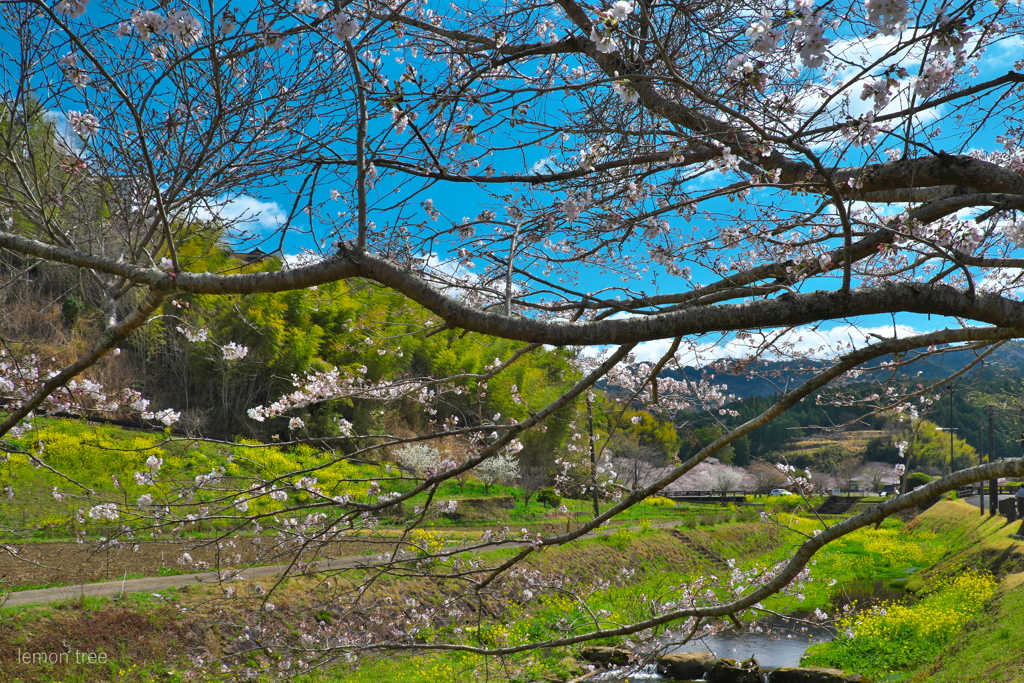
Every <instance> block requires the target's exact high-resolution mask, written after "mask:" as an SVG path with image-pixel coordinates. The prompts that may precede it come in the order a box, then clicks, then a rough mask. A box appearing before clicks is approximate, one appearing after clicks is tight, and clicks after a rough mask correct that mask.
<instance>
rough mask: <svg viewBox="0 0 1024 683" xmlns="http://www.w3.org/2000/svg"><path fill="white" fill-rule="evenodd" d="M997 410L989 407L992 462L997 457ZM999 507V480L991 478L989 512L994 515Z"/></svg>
mask: <svg viewBox="0 0 1024 683" xmlns="http://www.w3.org/2000/svg"><path fill="white" fill-rule="evenodd" d="M994 412H995V407H994V406H989V407H988V461H989V462H992V461H993V460H995V457H996V434H995V430H994V429H993V428H992V424H993V421H992V414H993V413H994ZM998 508H999V480H998V479H991V480H989V482H988V514H989V516H993V515H995V514H996V510H997V509H998Z"/></svg>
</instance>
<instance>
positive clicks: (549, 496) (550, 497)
mask: <svg viewBox="0 0 1024 683" xmlns="http://www.w3.org/2000/svg"><path fill="white" fill-rule="evenodd" d="M537 502H538V503H540V504H541V505H546V506H548V507H550V508H553V507H555V506H556V505H561V503H562V499H561V498H560V497H559V496H558V494H557V493H555V490H554V489H553V488H551V487H548V488H543V489H541V490H540V491H538V492H537Z"/></svg>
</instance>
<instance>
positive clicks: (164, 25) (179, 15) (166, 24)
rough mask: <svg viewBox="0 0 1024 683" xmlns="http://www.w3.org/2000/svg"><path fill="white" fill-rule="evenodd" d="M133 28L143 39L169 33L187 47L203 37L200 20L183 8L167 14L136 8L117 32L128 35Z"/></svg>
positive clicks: (120, 34) (119, 26) (119, 34)
mask: <svg viewBox="0 0 1024 683" xmlns="http://www.w3.org/2000/svg"><path fill="white" fill-rule="evenodd" d="M132 30H134V31H135V34H136V35H137V36H138V37H139V39H140V40H143V41H147V40H149V39H150V38H152V37H153V36H162V35H167V36H170V37H171V38H172V39H173V40H176V41H177V42H179V43H181V44H182V45H183V46H185V47H188V46H190V45H195V44H196V43H198V42H199V41H200V39H202V37H203V28H202V26H201V25H200V23H199V20H198V19H196V18H195V17H194V16H193V15H192V14H191V13H189V12H188V11H186V10H183V9H178V10H174V11H173V12H171V13H170V14H168V15H167V16H164V15H163V14H161V13H160V12H154V11H152V10H146V11H143V10H135V11H134V12H132V16H131V18H130V19H129V20H128V21H125V22H121V23H120V24H119V25H118V27H117V31H116V34H117V35H118V36H127V35H130V34H131V31H132Z"/></svg>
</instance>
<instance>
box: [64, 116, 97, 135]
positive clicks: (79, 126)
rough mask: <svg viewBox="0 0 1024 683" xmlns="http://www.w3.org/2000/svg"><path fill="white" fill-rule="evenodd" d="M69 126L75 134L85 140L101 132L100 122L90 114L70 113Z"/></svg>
mask: <svg viewBox="0 0 1024 683" xmlns="http://www.w3.org/2000/svg"><path fill="white" fill-rule="evenodd" d="M68 124H69V125H70V126H71V130H73V131H75V134H76V135H78V137H80V138H82V139H83V140H88V139H89V138H90V137H92V136H93V135H95V134H96V133H98V132H99V131H100V120H99V119H98V118H96V116H95V115H93V114H90V113H89V112H85V113H82V112H77V111H69V112H68Z"/></svg>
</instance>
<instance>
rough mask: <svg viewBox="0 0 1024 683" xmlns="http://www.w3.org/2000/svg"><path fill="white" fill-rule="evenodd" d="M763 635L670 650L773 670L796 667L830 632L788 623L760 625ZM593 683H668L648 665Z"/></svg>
mask: <svg viewBox="0 0 1024 683" xmlns="http://www.w3.org/2000/svg"><path fill="white" fill-rule="evenodd" d="M762 625H763V626H764V627H765V631H770V632H765V633H747V632H744V633H734V632H729V631H726V632H723V633H719V634H717V635H714V636H708V637H706V638H698V639H696V640H693V641H691V642H689V643H687V644H686V645H683V646H680V647H677V648H675V649H674V650H670V651H672V652H697V651H701V650H710V651H711V652H714V653H715V656H716V657H719V658H723V657H725V658H729V659H735V660H745V659H749V658H750V657H751V656H753V657H754V659H756V660H757V661H758V662H759V663H760V664H761V666H762V667H764V668H766V669H775V668H778V667H780V666H799V665H800V659H801V658H802V657H803V656H804V652H806V651H807V648H809V647H810V646H811V645H814V644H815V643H824V642H826V641H828V640H831V639H832V635H833V634H832V631H830V630H828V629H825V628H820V627H813V626H807V627H804V626H803V625H802V624H793V623H791V622H789V621H788V620H779V619H774V620H768V621H765V622H762ZM593 680H595V681H602V682H605V683H626V682H627V681H628V682H630V683H637V682H639V681H664V680H669V679H666V678H664V677H662V676H659V675H658V673H657V672H656V671H655V669H654V665H653V664H650V665H647V666H644V667H642V668H640V669H639V670H621V669H620V670H617V671H609V672H607V673H605V674H601V675H599V676H595V677H594V679H593Z"/></svg>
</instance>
